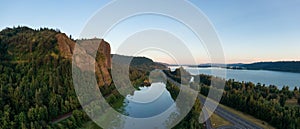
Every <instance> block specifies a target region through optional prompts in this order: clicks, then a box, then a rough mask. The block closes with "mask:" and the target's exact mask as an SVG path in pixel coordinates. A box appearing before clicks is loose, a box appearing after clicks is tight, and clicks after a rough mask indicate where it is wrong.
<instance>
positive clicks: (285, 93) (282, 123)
mask: <svg viewBox="0 0 300 129" xmlns="http://www.w3.org/2000/svg"><path fill="white" fill-rule="evenodd" d="M199 76H200V78H201V80H200V85H201V90H200V93H201V94H203V95H206V96H207V94H208V92H209V90H216V89H214V88H211V87H210V86H209V85H210V82H211V80H212V78H214V80H217V79H220V78H215V77H212V76H208V75H199ZM299 97H300V96H299V90H298V88H295V89H294V90H292V91H291V90H289V87H287V86H285V87H283V88H282V89H281V90H279V89H277V87H276V86H273V85H270V86H265V85H261V84H259V83H258V84H253V83H251V82H238V81H235V80H232V79H231V80H228V81H226V84H225V90H224V93H223V96H222V99H221V103H222V104H224V105H226V106H229V107H232V108H234V109H236V110H239V111H241V112H245V113H247V114H250V115H252V116H254V117H256V118H258V119H261V120H264V121H267V122H268V123H269V124H271V125H273V126H274V127H276V128H280V129H298V128H300V107H299V106H290V105H286V104H285V103H286V100H287V99H295V98H299Z"/></svg>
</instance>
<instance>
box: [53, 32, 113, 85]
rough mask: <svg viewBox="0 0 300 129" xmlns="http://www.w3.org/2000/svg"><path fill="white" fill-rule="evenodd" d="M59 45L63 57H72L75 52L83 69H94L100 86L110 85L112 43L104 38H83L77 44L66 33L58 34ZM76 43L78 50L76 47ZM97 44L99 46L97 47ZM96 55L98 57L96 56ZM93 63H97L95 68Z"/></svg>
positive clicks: (76, 60) (75, 60)
mask: <svg viewBox="0 0 300 129" xmlns="http://www.w3.org/2000/svg"><path fill="white" fill-rule="evenodd" d="M56 38H57V41H58V47H59V50H60V53H61V55H62V56H63V57H65V58H67V59H72V57H73V54H74V53H75V54H76V55H75V56H74V59H73V60H74V62H75V64H76V66H77V67H78V68H79V69H80V70H83V71H93V72H95V74H96V75H97V81H98V85H99V86H104V85H110V84H111V83H112V79H111V76H110V73H109V69H110V68H111V56H110V52H111V49H110V45H109V43H107V42H106V41H104V40H103V39H90V40H81V41H78V44H76V43H75V42H74V41H72V40H71V39H69V38H68V37H67V36H66V35H65V34H57V35H56ZM75 44H76V50H75V51H76V52H74V47H75ZM97 46H99V47H98V48H97ZM95 56H96V57H95ZM91 64H95V68H94V69H93V68H92V67H90V66H92V65H91Z"/></svg>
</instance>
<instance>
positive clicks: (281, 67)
mask: <svg viewBox="0 0 300 129" xmlns="http://www.w3.org/2000/svg"><path fill="white" fill-rule="evenodd" d="M239 67H241V68H246V69H250V70H272V71H283V72H295V73H300V61H278V62H257V63H252V64H242V65H240V66H239Z"/></svg>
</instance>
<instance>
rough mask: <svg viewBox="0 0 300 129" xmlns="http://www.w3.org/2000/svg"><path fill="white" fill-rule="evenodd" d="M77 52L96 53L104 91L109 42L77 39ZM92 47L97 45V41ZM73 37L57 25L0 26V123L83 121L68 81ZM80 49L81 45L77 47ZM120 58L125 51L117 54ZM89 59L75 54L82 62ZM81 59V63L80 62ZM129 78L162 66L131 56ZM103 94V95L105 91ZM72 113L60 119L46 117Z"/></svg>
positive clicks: (9, 127)
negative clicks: (55, 28) (35, 26)
mask: <svg viewBox="0 0 300 129" xmlns="http://www.w3.org/2000/svg"><path fill="white" fill-rule="evenodd" d="M77 42H78V43H79V44H78V46H76V47H80V50H79V51H80V53H87V54H91V53H94V52H96V55H97V56H96V66H95V70H96V72H95V74H96V75H97V81H98V85H99V87H100V89H104V90H105V91H110V90H109V89H110V88H111V87H110V86H111V85H112V83H113V81H112V79H111V75H110V69H111V63H112V62H111V53H110V44H109V43H107V42H106V41H104V40H103V39H87V40H77ZM99 43H100V45H99V47H98V48H97V47H96V46H97V44H99ZM74 46H75V40H73V39H71V38H69V37H68V36H67V35H66V34H64V33H61V32H60V31H59V30H54V29H48V28H40V29H36V30H34V29H31V28H28V27H16V28H6V29H4V30H2V31H0V128H1V129H15V128H16V129H17V128H65V127H68V128H78V127H81V125H82V124H83V123H84V122H86V121H87V120H89V119H88V118H87V116H86V115H85V113H84V112H83V111H81V110H78V109H80V107H81V106H80V104H79V101H78V99H77V96H76V93H75V90H74V86H73V81H72V65H71V63H72V62H71V61H72V55H73V50H74ZM82 48H84V49H82ZM122 57H123V58H126V56H122ZM92 59H93V58H92V56H91V57H89V58H84V59H81V58H79V59H78V58H75V59H73V60H74V61H75V62H79V63H78V64H79V65H78V66H77V67H82V69H83V70H84V69H85V68H86V67H85V65H84V63H81V62H89V61H90V60H92ZM80 64H83V65H80ZM131 66H134V67H133V69H131V70H130V71H131V72H130V73H131V76H130V79H131V80H134V82H133V83H134V84H135V85H140V84H142V83H143V82H144V81H145V80H146V79H147V78H146V74H148V73H149V71H151V70H153V69H155V68H165V66H163V65H160V64H156V63H154V62H153V61H152V60H151V59H148V58H143V57H134V58H133V61H132V62H131ZM109 94H110V93H106V94H105V95H109ZM66 114H73V115H72V116H71V118H70V119H68V120H66V121H65V123H64V124H52V122H51V121H53V120H55V119H57V118H60V117H61V116H65V115H66Z"/></svg>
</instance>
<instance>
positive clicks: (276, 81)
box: [169, 67, 300, 90]
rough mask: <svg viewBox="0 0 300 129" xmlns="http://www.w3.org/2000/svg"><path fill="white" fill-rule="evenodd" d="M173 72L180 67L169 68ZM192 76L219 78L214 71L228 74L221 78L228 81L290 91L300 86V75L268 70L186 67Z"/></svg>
mask: <svg viewBox="0 0 300 129" xmlns="http://www.w3.org/2000/svg"><path fill="white" fill-rule="evenodd" d="M169 68H170V69H171V70H175V69H176V68H178V67H169ZM184 69H185V70H187V71H188V72H189V73H190V74H192V75H196V74H199V73H201V74H207V75H213V76H219V75H214V74H212V70H214V71H215V73H218V72H224V71H225V72H226V77H224V76H219V77H222V78H226V79H235V80H236V81H244V82H253V83H261V84H265V85H267V86H268V85H275V86H277V87H278V88H279V89H281V88H282V87H283V86H289V89H290V90H294V87H295V86H297V87H299V86H300V73H291V72H277V71H268V70H234V69H224V68H214V67H211V68H196V67H184Z"/></svg>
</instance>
